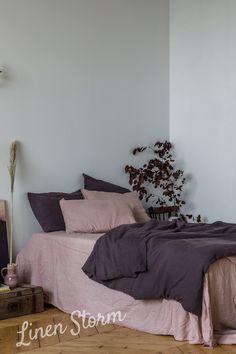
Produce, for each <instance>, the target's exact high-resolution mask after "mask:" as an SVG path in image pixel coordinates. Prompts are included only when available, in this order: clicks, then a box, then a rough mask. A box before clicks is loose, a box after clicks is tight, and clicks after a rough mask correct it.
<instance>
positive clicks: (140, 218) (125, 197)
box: [81, 189, 150, 222]
mask: <svg viewBox="0 0 236 354" xmlns="http://www.w3.org/2000/svg"><path fill="white" fill-rule="evenodd" d="M81 193H82V195H83V197H84V199H87V200H94V199H102V200H113V201H114V200H120V201H123V203H126V204H127V205H128V206H129V207H130V208H131V209H132V210H133V214H134V218H135V220H136V222H146V221H149V220H150V217H149V216H148V215H147V213H146V211H145V209H144V207H143V205H142V203H141V201H140V200H139V198H138V196H137V194H136V193H135V192H128V193H123V194H120V193H112V192H97V191H89V190H87V189H81Z"/></svg>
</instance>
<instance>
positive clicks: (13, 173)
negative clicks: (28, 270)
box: [8, 141, 17, 264]
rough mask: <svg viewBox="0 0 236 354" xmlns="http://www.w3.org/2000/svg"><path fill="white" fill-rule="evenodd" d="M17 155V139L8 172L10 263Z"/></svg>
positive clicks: (12, 149)
mask: <svg viewBox="0 0 236 354" xmlns="http://www.w3.org/2000/svg"><path fill="white" fill-rule="evenodd" d="M16 157H17V141H13V142H12V144H11V147H10V161H9V166H8V172H9V176H10V183H11V222H10V237H9V258H10V264H12V256H13V255H12V253H13V252H12V243H13V242H12V241H13V196H14V185H15V177H16Z"/></svg>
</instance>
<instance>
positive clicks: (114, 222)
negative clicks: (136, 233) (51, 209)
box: [60, 199, 135, 233]
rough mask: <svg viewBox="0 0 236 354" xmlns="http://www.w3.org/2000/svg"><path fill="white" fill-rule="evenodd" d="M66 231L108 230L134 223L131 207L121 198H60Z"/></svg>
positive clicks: (89, 231) (91, 231)
mask: <svg viewBox="0 0 236 354" xmlns="http://www.w3.org/2000/svg"><path fill="white" fill-rule="evenodd" d="M60 206H61V211H62V214H63V217H64V221H65V225H66V232H67V233H72V232H87V233H93V232H106V231H109V230H111V229H113V228H114V227H117V226H120V225H123V224H133V223H135V219H134V217H133V213H132V210H131V209H130V207H129V206H128V205H127V204H125V203H123V202H122V201H120V200H114V201H111V200H65V199H62V200H60Z"/></svg>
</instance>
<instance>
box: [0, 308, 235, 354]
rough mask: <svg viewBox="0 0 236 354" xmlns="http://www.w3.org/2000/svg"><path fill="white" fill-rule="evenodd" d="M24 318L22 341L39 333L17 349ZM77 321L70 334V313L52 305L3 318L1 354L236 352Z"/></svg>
mask: <svg viewBox="0 0 236 354" xmlns="http://www.w3.org/2000/svg"><path fill="white" fill-rule="evenodd" d="M24 321H28V322H29V323H30V326H29V328H28V331H26V333H25V337H24V341H25V342H29V339H30V338H32V337H34V336H35V331H36V330H37V329H40V331H39V332H40V333H39V336H38V337H37V338H36V337H35V339H34V340H31V341H30V345H28V346H21V347H19V348H17V347H16V343H17V341H18V340H19V338H20V337H21V335H20V334H18V333H17V332H18V331H19V330H20V329H21V328H22V327H21V326H22V324H23V322H24ZM79 323H80V329H81V330H80V333H79V334H77V335H73V334H76V332H77V330H78V327H77V326H76V325H75V324H73V322H72V321H71V319H70V316H69V315H67V314H65V313H63V312H61V311H59V310H58V309H55V308H49V309H47V310H46V311H44V312H43V313H41V314H34V315H29V316H22V317H17V318H13V319H8V320H2V321H0V354H15V353H23V352H27V354H37V353H38V354H75V353H81V354H88V353H90V354H99V353H101V354H120V353H123V352H124V353H125V354H141V353H142V354H143V353H145V354H236V345H230V346H226V345H222V346H217V347H216V348H214V349H209V348H205V347H204V346H202V345H190V344H188V343H186V342H178V341H175V340H174V339H173V337H171V336H157V335H151V334H148V333H144V332H140V331H136V330H132V329H128V328H125V327H122V326H117V325H112V324H109V325H105V326H103V325H102V324H98V325H97V326H96V327H93V328H87V329H84V328H83V327H82V322H81V320H80V321H79ZM85 324H87V322H86V321H85ZM45 330H48V333H49V334H50V336H47V337H45V336H44V334H45V333H44V332H45ZM41 331H42V332H41Z"/></svg>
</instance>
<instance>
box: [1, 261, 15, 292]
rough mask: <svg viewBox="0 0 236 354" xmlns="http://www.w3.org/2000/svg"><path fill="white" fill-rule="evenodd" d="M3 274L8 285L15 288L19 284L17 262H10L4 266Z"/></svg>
mask: <svg viewBox="0 0 236 354" xmlns="http://www.w3.org/2000/svg"><path fill="white" fill-rule="evenodd" d="M5 271H6V274H5V275H4V272H5ZM1 275H2V277H3V279H4V284H5V285H8V286H9V287H10V288H11V289H13V288H15V287H16V286H17V285H18V276H17V272H16V264H14V263H12V264H8V265H7V267H5V268H2V270H1Z"/></svg>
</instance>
